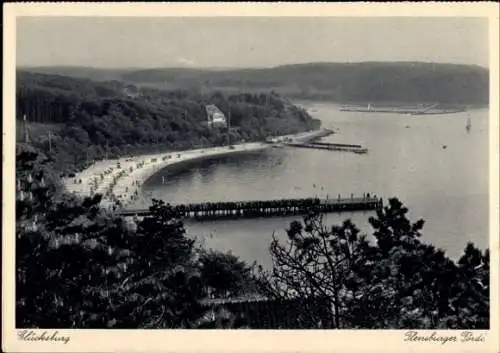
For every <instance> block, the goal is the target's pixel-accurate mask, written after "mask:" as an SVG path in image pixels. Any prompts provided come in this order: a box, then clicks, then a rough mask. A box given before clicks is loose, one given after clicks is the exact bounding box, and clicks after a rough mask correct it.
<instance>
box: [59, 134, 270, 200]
mask: <svg viewBox="0 0 500 353" xmlns="http://www.w3.org/2000/svg"><path fill="white" fill-rule="evenodd" d="M269 147H270V146H269V145H268V144H266V143H261V142H255V143H244V144H239V145H234V146H231V147H228V146H223V147H213V148H203V149H196V150H188V151H179V152H165V153H155V154H148V155H142V156H135V157H123V158H119V159H113V160H104V161H97V162H96V163H95V164H93V165H92V166H90V167H89V168H87V169H85V170H83V171H81V172H79V173H77V174H76V175H75V176H74V177H71V178H70V177H66V178H64V179H63V185H64V186H65V188H66V190H67V191H68V192H70V193H75V194H77V195H79V196H92V195H94V194H97V193H99V194H102V195H103V199H102V201H101V205H102V206H103V207H106V208H113V206H115V208H126V207H127V206H129V205H131V204H133V203H134V202H135V201H136V200H137V199H138V197H139V196H140V188H141V186H142V185H143V184H144V183H145V182H146V181H147V180H148V179H149V178H151V177H152V176H153V175H154V174H156V173H157V172H158V171H160V170H161V169H163V168H165V167H168V166H170V165H174V164H177V163H181V162H186V161H191V160H195V159H200V158H207V157H215V156H222V155H229V154H235V153H242V152H251V151H259V150H264V149H266V148H269Z"/></svg>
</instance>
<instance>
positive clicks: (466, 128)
mask: <svg viewBox="0 0 500 353" xmlns="http://www.w3.org/2000/svg"><path fill="white" fill-rule="evenodd" d="M471 127H472V124H471V122H470V118H468V119H467V125H465V130H467V133H469V132H470V128H471Z"/></svg>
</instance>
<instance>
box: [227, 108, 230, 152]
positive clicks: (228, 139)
mask: <svg viewBox="0 0 500 353" xmlns="http://www.w3.org/2000/svg"><path fill="white" fill-rule="evenodd" d="M227 146H228V147H229V146H231V110H229V112H228V114H227Z"/></svg>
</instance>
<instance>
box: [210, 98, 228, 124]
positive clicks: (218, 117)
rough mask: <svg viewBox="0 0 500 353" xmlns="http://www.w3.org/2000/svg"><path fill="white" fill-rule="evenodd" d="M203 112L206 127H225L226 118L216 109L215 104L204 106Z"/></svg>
mask: <svg viewBox="0 0 500 353" xmlns="http://www.w3.org/2000/svg"><path fill="white" fill-rule="evenodd" d="M205 111H206V112H207V119H208V126H210V127H214V126H226V125H227V118H226V116H225V115H224V113H223V112H222V111H221V110H220V109H219V108H217V106H216V105H215V104H209V105H207V106H205Z"/></svg>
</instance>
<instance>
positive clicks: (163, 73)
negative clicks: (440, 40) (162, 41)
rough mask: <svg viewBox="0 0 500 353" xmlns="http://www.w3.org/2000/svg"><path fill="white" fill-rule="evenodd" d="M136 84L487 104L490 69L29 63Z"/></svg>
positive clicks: (54, 70) (373, 64) (386, 65)
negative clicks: (106, 66)
mask: <svg viewBox="0 0 500 353" xmlns="http://www.w3.org/2000/svg"><path fill="white" fill-rule="evenodd" d="M29 70H30V71H33V72H42V73H43V72H45V73H61V74H64V75H68V76H75V77H86V78H93V79H99V78H102V79H116V80H120V81H124V82H128V83H133V84H136V85H139V86H154V87H161V88H187V89H195V90H199V89H200V88H205V89H214V88H217V89H220V90H227V91H234V90H236V91H256V90H271V89H272V90H274V91H275V92H277V93H279V94H284V95H286V96H288V97H291V98H299V99H312V100H328V101H333V102H341V103H343V102H439V103H453V104H470V105H487V104H488V101H489V71H488V69H485V68H482V67H479V66H472V65H456V64H432V63H423V62H363V63H310V64H296V65H286V66H278V67H274V68H264V69H233V70H208V69H189V68H157V69H116V70H108V69H93V68H83V67H74V68H71V67H50V68H48V67H45V68H30V69H29Z"/></svg>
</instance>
